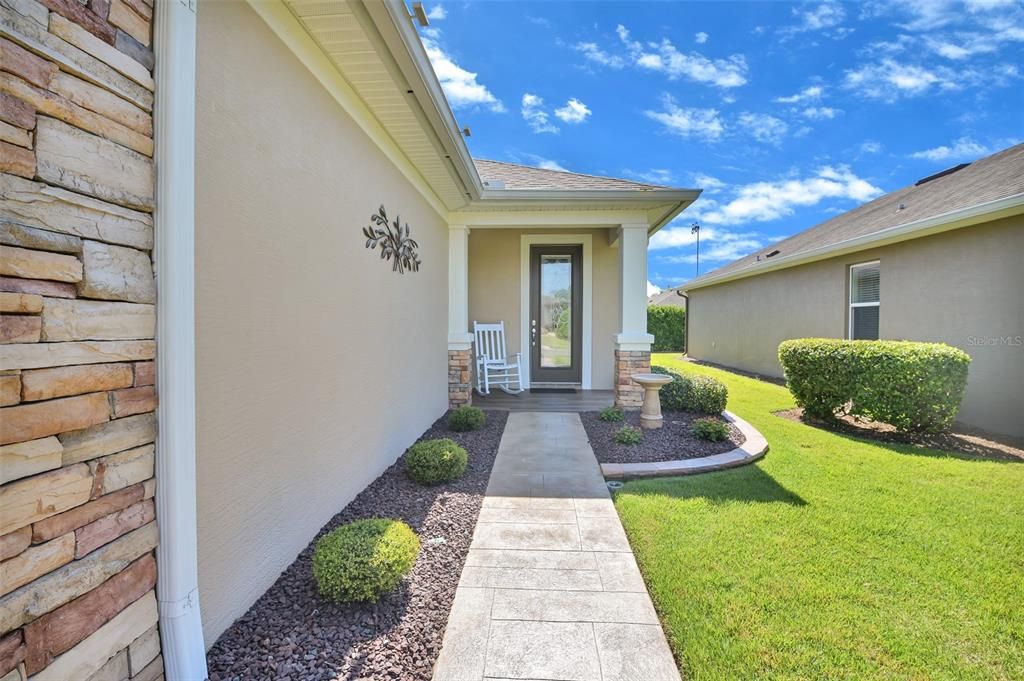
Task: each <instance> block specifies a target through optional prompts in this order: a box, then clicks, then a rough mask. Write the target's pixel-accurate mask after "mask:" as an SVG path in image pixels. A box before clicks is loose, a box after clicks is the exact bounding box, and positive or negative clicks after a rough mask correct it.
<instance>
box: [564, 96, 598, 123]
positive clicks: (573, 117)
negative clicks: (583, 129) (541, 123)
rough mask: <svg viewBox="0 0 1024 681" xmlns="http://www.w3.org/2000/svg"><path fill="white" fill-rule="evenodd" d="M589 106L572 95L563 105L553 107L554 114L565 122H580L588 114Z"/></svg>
mask: <svg viewBox="0 0 1024 681" xmlns="http://www.w3.org/2000/svg"><path fill="white" fill-rule="evenodd" d="M590 114H591V111H590V107H588V106H587V105H586V104H584V103H583V102H581V101H580V100H578V99H576V98H575V97H573V98H572V99H570V100H569V101H568V102H566V103H565V106H563V107H560V108H558V109H555V116H557V117H558V118H559V119H560V120H562V121H563V122H565V123H582V122H583V121H585V120H586V119H587V117H588V116H590Z"/></svg>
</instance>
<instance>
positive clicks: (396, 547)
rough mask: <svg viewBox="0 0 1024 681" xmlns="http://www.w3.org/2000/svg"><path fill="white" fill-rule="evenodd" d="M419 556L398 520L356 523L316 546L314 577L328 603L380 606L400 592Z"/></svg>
mask: <svg viewBox="0 0 1024 681" xmlns="http://www.w3.org/2000/svg"><path fill="white" fill-rule="evenodd" d="M419 552H420V540H419V538H418V537H417V536H416V533H415V532H413V531H412V528H410V527H409V526H408V525H406V524H405V523H403V522H401V521H400V520H389V519H386V518H370V519H367V520H357V521H355V522H351V523H348V524H347V525H342V526H341V527H339V528H337V529H334V530H332V531H331V532H329V533H328V534H326V535H324V536H323V537H321V539H320V541H318V542H317V543H316V548H315V549H314V551H313V576H314V577H315V578H316V585H317V588H318V589H319V591H320V595H321V596H323V597H324V598H326V599H328V600H331V601H335V602H338V603H348V602H350V601H376V600H379V599H380V597H381V596H383V595H384V594H386V593H387V592H388V591H391V590H392V589H394V588H395V587H396V586H398V583H399V582H400V581H401V579H402V576H403V575H405V574H406V573H408V572H409V570H411V569H412V566H413V564H414V563H415V562H416V556H417V555H419Z"/></svg>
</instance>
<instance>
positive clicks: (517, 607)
mask: <svg viewBox="0 0 1024 681" xmlns="http://www.w3.org/2000/svg"><path fill="white" fill-rule="evenodd" d="M434 679H435V681H482V680H483V679H488V680H495V681H497V680H506V679H530V680H544V681H548V680H553V681H621V680H625V679H630V680H632V681H662V680H665V681H678V679H679V673H678V672H677V670H676V666H675V662H674V661H673V659H672V654H671V652H670V651H669V647H668V644H667V643H666V641H665V635H664V634H663V633H662V630H661V625H660V624H659V623H658V618H657V615H656V614H655V612H654V607H653V606H652V604H651V599H650V597H648V595H647V590H646V588H645V587H644V582H643V578H642V577H641V576H640V571H639V570H638V569H637V566H636V561H635V560H634V559H633V553H632V551H631V550H630V548H629V543H628V542H627V541H626V535H625V532H624V531H623V529H622V525H621V524H620V523H619V518H618V515H617V514H616V512H615V508H614V506H613V505H612V501H611V498H610V497H609V495H608V489H607V487H606V486H605V481H604V478H602V477H601V473H600V469H599V468H598V464H597V459H596V458H595V457H594V452H593V450H592V449H591V448H590V445H589V443H588V442H587V434H586V431H585V430H584V429H583V424H582V423H581V422H580V419H579V416H577V415H576V414H568V413H537V412H517V413H513V414H511V415H510V416H509V419H508V424H507V425H506V426H505V433H504V435H502V438H501V445H500V447H499V449H498V457H497V459H496V460H495V463H494V469H493V470H492V471H491V479H490V482H489V484H488V486H487V493H486V496H485V498H484V502H483V508H482V509H481V511H480V518H479V520H478V522H477V525H476V531H475V533H474V535H473V543H472V545H471V546H470V549H469V556H468V558H467V559H466V565H465V568H464V569H463V570H462V578H461V580H460V581H459V587H458V590H457V592H456V595H455V602H454V604H453V605H452V611H451V614H450V615H449V617H448V627H447V629H446V631H445V635H444V644H443V647H442V649H441V654H440V656H439V658H438V661H437V664H436V665H435V667H434Z"/></svg>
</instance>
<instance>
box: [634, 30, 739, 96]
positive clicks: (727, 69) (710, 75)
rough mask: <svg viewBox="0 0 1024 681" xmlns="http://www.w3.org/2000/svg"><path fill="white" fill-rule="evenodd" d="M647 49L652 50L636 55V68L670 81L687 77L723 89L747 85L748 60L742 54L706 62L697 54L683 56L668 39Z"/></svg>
mask: <svg viewBox="0 0 1024 681" xmlns="http://www.w3.org/2000/svg"><path fill="white" fill-rule="evenodd" d="M648 47H649V48H650V49H651V51H642V52H640V53H639V54H638V55H637V56H636V64H637V66H639V67H641V68H644V69H648V70H650V71H659V72H662V73H664V74H666V75H667V76H668V77H669V80H677V79H679V78H686V79H687V80H692V81H695V82H697V83H708V84H710V85H715V86H718V87H723V88H733V87H739V86H741V85H744V84H746V82H747V77H746V74H747V60H746V59H745V58H744V57H743V55H739V54H734V55H732V56H731V57H729V58H728V59H708V58H707V57H705V56H704V55H702V54H699V53H697V52H690V53H689V54H684V53H682V52H680V51H679V50H677V49H676V47H675V45H673V44H672V43H671V41H669V40H668V38H663V39H662V41H661V42H660V43H657V44H655V43H648Z"/></svg>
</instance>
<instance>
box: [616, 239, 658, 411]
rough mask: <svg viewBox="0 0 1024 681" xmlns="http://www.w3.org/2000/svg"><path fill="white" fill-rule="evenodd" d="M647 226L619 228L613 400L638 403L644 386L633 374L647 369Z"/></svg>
mask: <svg viewBox="0 0 1024 681" xmlns="http://www.w3.org/2000/svg"><path fill="white" fill-rule="evenodd" d="M647 229H648V225H647V224H646V223H640V224H624V225H622V226H621V227H620V228H619V286H620V287H621V300H620V302H619V333H618V335H616V336H615V403H616V405H618V406H620V407H629V408H633V407H639V406H640V405H641V404H642V402H643V388H641V387H640V386H639V385H637V384H636V383H634V382H633V380H632V379H631V378H630V376H631V375H632V374H635V373H643V372H647V371H650V368H651V344H652V343H653V342H654V336H652V335H651V334H649V333H647Z"/></svg>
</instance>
